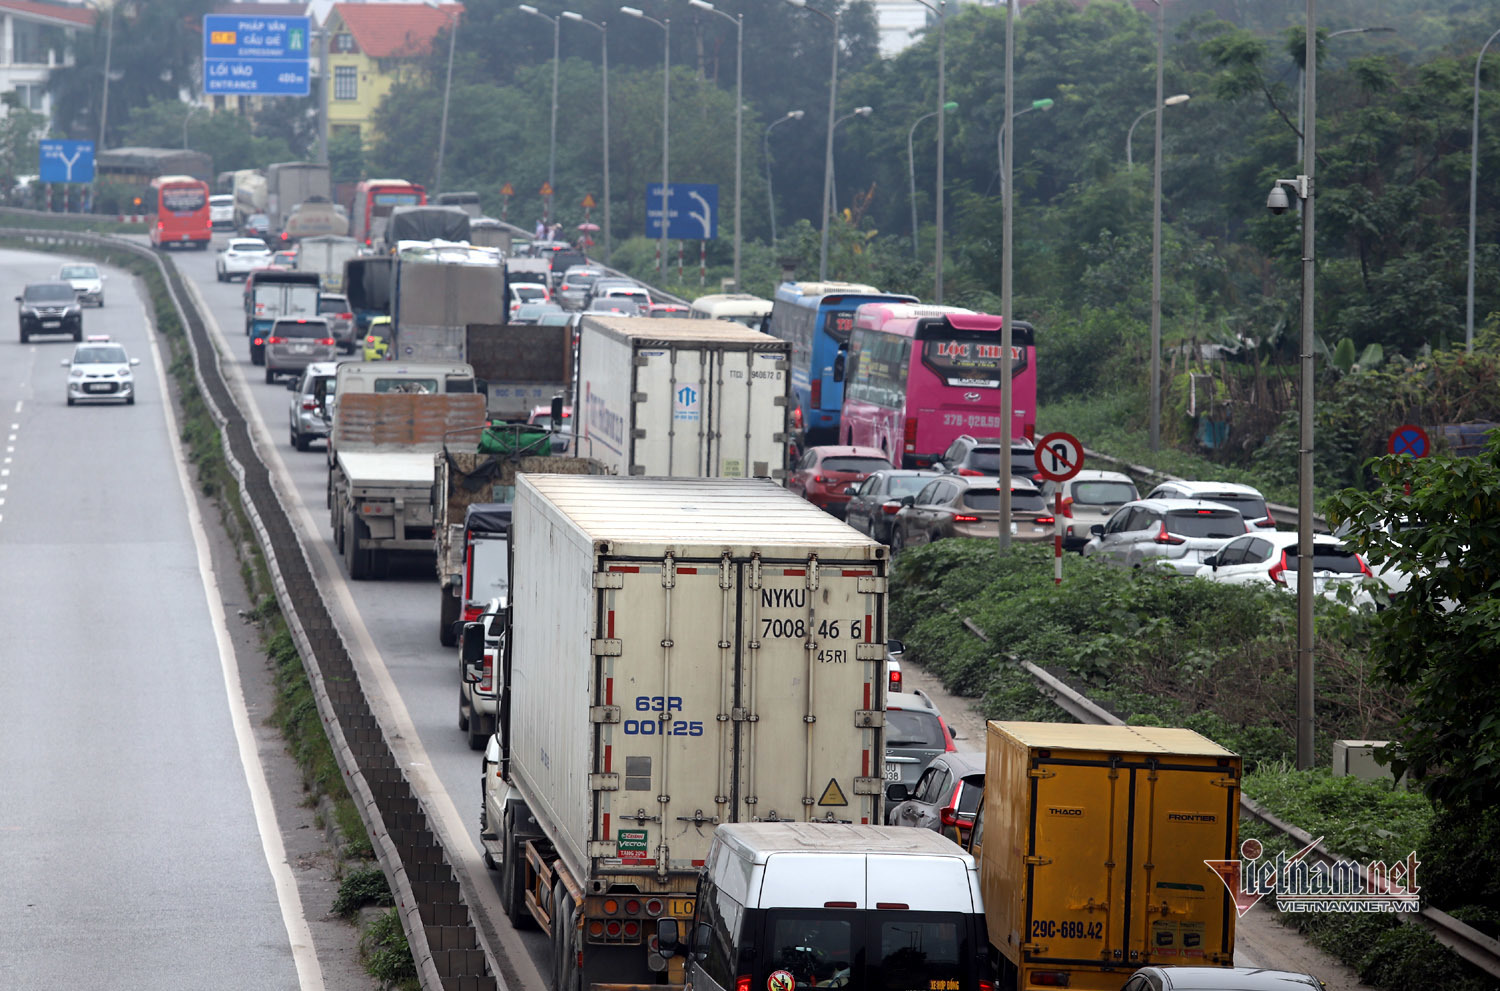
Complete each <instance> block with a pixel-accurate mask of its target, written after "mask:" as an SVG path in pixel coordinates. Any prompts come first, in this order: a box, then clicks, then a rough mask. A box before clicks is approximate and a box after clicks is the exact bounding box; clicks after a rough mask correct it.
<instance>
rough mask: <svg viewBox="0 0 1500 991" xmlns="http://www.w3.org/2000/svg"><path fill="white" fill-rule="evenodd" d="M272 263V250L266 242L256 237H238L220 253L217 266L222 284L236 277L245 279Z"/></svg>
mask: <svg viewBox="0 0 1500 991" xmlns="http://www.w3.org/2000/svg"><path fill="white" fill-rule="evenodd" d="M270 263H271V249H270V248H268V247H266V242H264V241H262V240H260V239H259V238H254V237H236V238H232V239H231V240H230V242H229V243H228V244H227V245H225V246H224V248H223V250H221V251H220V252H219V261H218V263H217V265H216V266H215V268H216V270H217V274H218V276H219V281H220V282H228V281H230V280H231V279H233V278H234V277H235V276H236V275H238V276H239V277H240V278H242V279H243V278H244V277H245V276H247V275H249V274H250V273H251V272H253V271H255V270H256V269H257V268H265V267H266V266H267V265H269V264H270Z"/></svg>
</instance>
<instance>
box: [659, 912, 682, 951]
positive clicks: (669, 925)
mask: <svg viewBox="0 0 1500 991" xmlns="http://www.w3.org/2000/svg"><path fill="white" fill-rule="evenodd" d="M680 936H681V933H680V932H679V931H678V926H677V920H676V919H657V920H656V952H658V953H660V954H661V955H662V956H664V957H675V956H677V953H678V951H679V950H681V949H682V947H681V941H680Z"/></svg>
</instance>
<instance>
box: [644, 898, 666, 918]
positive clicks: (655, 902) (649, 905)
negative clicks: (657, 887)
mask: <svg viewBox="0 0 1500 991" xmlns="http://www.w3.org/2000/svg"><path fill="white" fill-rule="evenodd" d="M664 911H666V906H665V905H663V904H662V901H661V899H660V898H652V899H651V900H650V901H648V902H646V914H647V915H649V916H651V918H653V919H654V918H656V917H657V916H658V915H661V914H662V912H664Z"/></svg>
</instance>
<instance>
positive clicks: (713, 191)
mask: <svg viewBox="0 0 1500 991" xmlns="http://www.w3.org/2000/svg"><path fill="white" fill-rule="evenodd" d="M646 236H647V237H661V183H659V182H652V183H647V184H646ZM718 236H719V184H718V183H716V182H673V183H668V185H667V237H671V238H678V239H680V240H683V241H712V240H713V239H714V238H716V237H718Z"/></svg>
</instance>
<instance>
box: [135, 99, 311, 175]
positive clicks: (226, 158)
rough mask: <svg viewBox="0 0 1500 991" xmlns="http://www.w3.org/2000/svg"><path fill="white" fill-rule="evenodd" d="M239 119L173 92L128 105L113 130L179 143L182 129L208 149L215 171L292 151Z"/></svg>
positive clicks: (150, 142) (151, 141)
mask: <svg viewBox="0 0 1500 991" xmlns="http://www.w3.org/2000/svg"><path fill="white" fill-rule="evenodd" d="M110 119H114V111H110ZM245 125H246V121H245V118H243V117H241V116H240V115H239V114H236V113H232V112H230V111H227V110H220V111H218V112H206V111H205V110H204V109H203V108H201V107H195V106H192V105H191V104H187V103H183V102H182V101H181V100H179V99H176V98H175V97H173V98H168V99H164V100H157V101H155V102H153V103H149V104H144V105H141V106H137V107H134V108H132V109H131V110H130V113H129V116H128V118H127V119H126V120H124V121H123V122H122V124H121V127H120V130H119V134H120V136H121V138H122V139H123V140H124V141H125V143H126V144H127V145H137V146H142V147H147V148H180V147H182V146H183V135H184V133H186V135H187V147H190V148H196V149H198V150H200V151H207V152H209V153H210V154H211V155H212V156H213V160H214V171H216V172H227V171H230V170H234V169H253V168H263V167H265V165H266V164H267V163H269V162H282V161H286V160H288V159H292V158H296V157H297V156H296V155H295V154H294V152H293V150H292V148H290V147H289V146H288V145H287V143H286V142H285V141H283V140H282V139H280V138H261V137H256V136H255V134H254V133H252V131H251V129H250V128H249V127H246V126H245ZM111 130H114V129H113V128H111Z"/></svg>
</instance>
